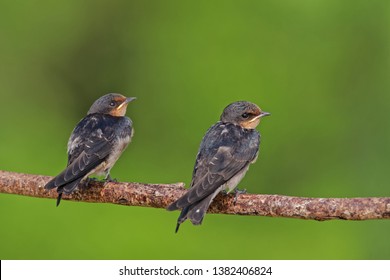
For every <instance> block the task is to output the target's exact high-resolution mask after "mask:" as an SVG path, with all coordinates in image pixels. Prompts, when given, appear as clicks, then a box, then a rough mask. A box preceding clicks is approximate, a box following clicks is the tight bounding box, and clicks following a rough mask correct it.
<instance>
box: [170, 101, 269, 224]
mask: <svg viewBox="0 0 390 280" xmlns="http://www.w3.org/2000/svg"><path fill="white" fill-rule="evenodd" d="M268 115H270V114H269V113H267V112H263V111H262V110H261V109H260V108H259V107H258V106H257V105H256V104H253V103H250V102H246V101H239V102H234V103H232V104H230V105H228V106H227V107H226V108H225V109H224V111H223V113H222V115H221V118H220V121H219V122H217V123H216V124H215V125H213V126H212V127H210V128H209V130H208V131H207V132H206V135H205V136H204V137H203V140H202V142H201V144H200V148H199V151H198V155H197V158H196V162H195V167H194V171H193V174H192V182H191V185H190V189H189V190H188V192H187V193H186V194H184V195H183V196H182V197H180V198H179V199H178V200H177V201H175V202H173V203H172V204H171V205H169V206H168V207H167V210H170V211H172V210H176V209H182V211H181V214H180V216H179V218H178V221H177V226H176V232H177V231H178V230H179V227H180V224H182V223H183V222H184V221H185V220H186V219H190V220H191V222H192V223H193V224H194V225H199V224H201V223H202V221H203V218H204V216H205V214H206V212H207V209H208V208H209V206H210V204H211V202H212V201H213V199H214V198H215V196H216V195H217V194H218V193H219V192H221V191H223V190H227V191H232V190H237V189H236V187H237V185H238V183H239V182H240V181H241V179H242V178H243V177H244V176H245V173H246V172H247V171H248V168H249V165H250V164H251V163H254V162H255V161H256V159H257V156H258V153H259V145H260V133H259V132H257V131H256V130H255V128H256V127H257V125H258V124H259V123H260V120H261V118H262V117H265V116H268Z"/></svg>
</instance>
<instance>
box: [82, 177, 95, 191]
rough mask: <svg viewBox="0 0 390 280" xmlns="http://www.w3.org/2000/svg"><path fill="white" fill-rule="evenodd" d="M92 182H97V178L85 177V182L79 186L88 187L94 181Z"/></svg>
mask: <svg viewBox="0 0 390 280" xmlns="http://www.w3.org/2000/svg"><path fill="white" fill-rule="evenodd" d="M94 182H99V180H97V179H96V178H89V177H88V178H87V179H85V182H84V184H81V187H82V188H83V189H85V190H86V189H89V188H90V187H91V183H94Z"/></svg>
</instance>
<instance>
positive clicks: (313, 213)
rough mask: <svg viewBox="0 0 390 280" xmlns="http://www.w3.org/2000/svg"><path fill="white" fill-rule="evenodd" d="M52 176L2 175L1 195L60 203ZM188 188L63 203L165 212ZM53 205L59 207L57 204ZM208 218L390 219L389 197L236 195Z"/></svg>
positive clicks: (116, 192) (129, 190) (88, 196)
mask: <svg viewBox="0 0 390 280" xmlns="http://www.w3.org/2000/svg"><path fill="white" fill-rule="evenodd" d="M51 178H52V177H49V176H41V175H29V174H21V173H14V172H8V171H0V193H9V194H19V195H26V196H33V197H41V198H56V197H57V192H56V191H55V190H51V191H46V190H45V189H44V188H43V187H44V185H45V184H46V183H47V182H48V181H49V180H50V179H51ZM185 192H186V190H185V189H184V183H175V184H142V183H114V182H109V183H102V182H91V183H90V184H89V186H88V188H86V187H84V188H83V187H82V190H78V191H76V192H74V193H73V194H71V195H64V196H63V199H65V200H73V201H84V202H98V203H112V204H120V205H127V206H145V207H154V208H165V207H167V206H168V205H169V204H170V203H172V202H173V201H174V200H176V199H177V198H179V197H180V196H182V195H183V194H184V193H185ZM53 203H54V202H53ZM208 212H209V213H220V214H236V215H252V216H270V217H287V218H300V219H310V220H317V221H325V220H331V219H343V220H370V219H389V218H390V198H388V197H369V198H304V197H291V196H282V195H261V194H241V195H239V197H238V199H237V202H236V203H234V196H233V195H223V194H220V195H218V196H217V197H216V199H215V201H214V202H213V203H212V205H211V207H210V209H209V211H208Z"/></svg>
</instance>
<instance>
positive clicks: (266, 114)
mask: <svg viewBox="0 0 390 280" xmlns="http://www.w3.org/2000/svg"><path fill="white" fill-rule="evenodd" d="M270 115H271V113H268V112H261V114H260V118H262V117H266V116H270Z"/></svg>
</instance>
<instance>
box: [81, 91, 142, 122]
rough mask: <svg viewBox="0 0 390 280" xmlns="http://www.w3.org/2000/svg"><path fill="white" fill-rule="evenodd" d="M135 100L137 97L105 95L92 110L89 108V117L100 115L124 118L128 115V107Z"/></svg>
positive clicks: (117, 94) (95, 103)
mask: <svg viewBox="0 0 390 280" xmlns="http://www.w3.org/2000/svg"><path fill="white" fill-rule="evenodd" d="M134 99H135V97H125V96H123V95H122V94H119V93H109V94H106V95H103V96H102V97H100V98H99V99H98V100H96V101H95V102H94V103H93V104H92V106H91V108H89V111H88V115H89V114H94V113H99V114H108V115H111V116H115V117H123V116H124V115H125V114H126V109H127V105H128V104H129V102H131V101H133V100H134Z"/></svg>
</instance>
